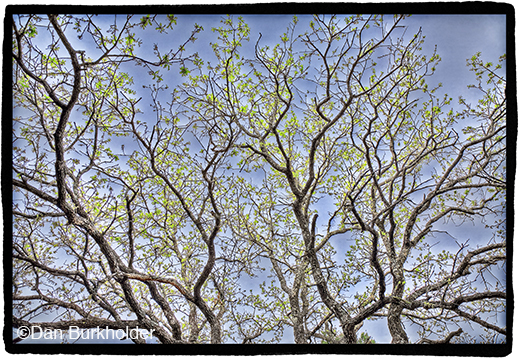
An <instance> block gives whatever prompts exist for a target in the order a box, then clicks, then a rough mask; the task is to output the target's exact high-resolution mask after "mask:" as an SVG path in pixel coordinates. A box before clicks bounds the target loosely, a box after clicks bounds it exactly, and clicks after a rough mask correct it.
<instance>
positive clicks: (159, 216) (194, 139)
mask: <svg viewBox="0 0 519 360" xmlns="http://www.w3.org/2000/svg"><path fill="white" fill-rule="evenodd" d="M12 21H13V26H12V40H13V53H12V59H13V99H14V100H13V101H14V112H15V117H14V124H13V180H12V182H13V190H14V204H13V215H14V216H13V233H14V236H13V325H14V327H15V328H19V327H21V326H34V328H35V329H61V330H67V329H70V327H71V326H78V327H80V328H82V329H92V328H97V327H101V328H107V329H125V328H126V327H129V328H134V329H135V328H140V329H145V330H147V331H149V332H150V333H152V335H153V336H154V339H155V340H156V341H158V342H160V343H184V342H187V343H200V342H211V343H222V342H225V343H227V342H242V343H252V342H277V341H279V340H280V339H281V338H282V336H283V333H284V332H285V331H286V330H289V329H290V331H291V332H292V334H293V339H294V341H295V342H296V343H316V342H317V343H320V342H322V343H371V342H373V341H376V339H373V338H372V337H371V336H370V335H369V330H368V332H366V331H363V332H361V329H363V327H364V326H366V325H367V324H368V323H370V322H373V321H381V320H382V321H385V323H386V324H387V329H388V331H389V333H390V335H391V338H392V342H393V343H409V342H415V343H439V342H449V341H452V340H455V339H457V340H458V341H460V342H463V341H465V342H466V341H473V340H474V336H475V335H474V332H471V331H470V330H469V328H467V327H466V324H469V325H474V326H477V330H475V332H476V335H481V336H487V337H486V338H485V339H486V340H485V341H489V342H492V341H495V340H494V339H496V336H497V335H499V334H502V335H506V327H505V326H503V324H502V322H501V321H499V320H498V319H497V317H498V315H499V314H500V313H501V312H503V311H504V309H505V308H506V301H505V300H506V286H505V284H504V278H505V272H504V269H505V263H506V241H505V236H506V233H505V216H504V214H505V210H506V208H505V200H506V198H505V194H506V95H505V84H506V80H505V78H504V76H503V75H502V69H501V65H500V64H497V65H494V64H492V63H485V62H483V60H482V59H481V56H480V54H476V55H474V57H472V58H471V59H469V60H468V63H467V65H468V67H469V69H470V70H472V71H474V72H475V75H476V85H473V86H472V87H473V88H474V91H476V90H478V91H479V92H480V94H481V96H480V99H479V101H478V103H477V105H475V106H474V105H471V103H470V101H468V100H465V99H462V98H460V99H459V102H458V104H452V103H451V101H452V98H450V97H449V96H448V95H445V96H438V95H437V92H438V90H439V89H440V87H441V84H440V85H437V86H433V85H431V84H430V83H429V82H428V78H429V77H430V76H431V75H432V74H433V73H434V71H435V67H436V66H437V65H438V64H439V62H440V61H441V59H440V56H439V55H438V54H436V52H434V53H433V54H429V55H424V54H423V51H422V45H423V43H424V41H425V40H424V38H425V36H424V35H423V34H422V32H421V30H420V29H419V30H418V31H417V32H416V33H415V34H414V35H412V36H409V35H408V34H407V33H406V32H405V31H403V29H404V25H405V21H406V16H404V15H395V16H387V15H384V16H381V15H380V16H379V15H356V16H348V17H341V16H328V15H327V16H314V17H313V18H312V19H311V21H310V22H309V23H308V24H300V21H299V19H298V18H297V17H294V18H293V21H292V22H291V23H290V24H289V25H288V27H287V31H286V32H285V33H283V34H281V35H280V41H279V42H278V43H277V44H275V46H272V44H270V43H267V44H265V43H264V41H263V40H262V39H263V36H262V35H261V34H259V36H257V37H256V38H253V39H251V33H250V28H249V26H248V25H247V23H246V19H244V18H242V17H234V16H227V17H224V18H222V20H221V26H220V27H218V28H214V29H213V33H214V39H213V42H212V43H211V44H210V45H211V46H210V48H211V49H212V54H204V57H201V56H200V55H199V54H198V53H196V52H195V51H194V50H195V49H196V48H195V45H192V44H191V42H195V44H197V42H196V41H195V40H196V38H195V36H196V35H197V34H198V33H202V32H203V30H204V29H203V28H202V27H201V26H199V25H195V26H194V28H193V31H192V32H191V33H185V39H181V38H179V37H178V36H175V37H173V38H174V39H175V41H179V42H178V43H177V44H176V45H171V43H168V44H167V45H168V46H169V47H170V49H169V50H168V52H167V53H166V54H165V55H163V53H161V48H162V45H164V44H160V46H159V45H153V56H154V58H153V56H151V57H152V58H153V59H151V58H150V56H149V52H146V50H144V49H140V48H139V46H143V48H144V47H145V46H146V44H145V43H144V42H143V40H142V39H143V37H147V38H148V37H150V36H151V35H150V34H149V33H150V32H152V31H155V32H157V38H159V35H160V34H161V33H166V32H167V31H171V30H172V29H174V31H176V28H175V24H176V22H177V18H176V17H174V16H172V15H168V16H162V15H155V16H151V15H148V16H129V15H128V16H115V17H110V19H108V17H106V16H99V17H96V16H91V15H84V16H56V15H48V16H47V17H40V16H35V15H30V16H25V15H17V16H15V17H13V20H12ZM157 41H159V40H157ZM190 49H191V50H190ZM499 60H500V62H501V61H504V60H505V56H503V57H501V58H500V59H499ZM137 79H138V81H139V82H141V83H142V84H144V85H142V86H135V85H134V81H135V80H137ZM171 79H173V80H174V81H173V80H171ZM148 82H151V84H150V85H147V83H148ZM146 101H148V102H149V106H150V109H151V110H142V109H140V108H139V106H140V104H141V103H144V102H146ZM452 225H456V226H458V227H460V228H464V229H465V228H470V229H472V228H476V229H477V231H478V234H480V238H472V236H471V237H470V238H469V239H458V238H456V237H455V236H456V235H455V234H451V233H453V232H454V231H452ZM485 229H486V230H485ZM472 231H473V230H472ZM50 313H53V314H54V315H53V316H52V320H49V317H48V314H50ZM56 314H58V316H56ZM364 329H366V328H364ZM406 329H413V330H412V332H413V333H412V334H411V333H410V332H409V330H408V331H406ZM415 334H416V335H415ZM500 339H503V337H501V338H500ZM18 340H19V339H17V340H15V341H18ZM131 340H133V341H134V342H136V343H142V342H145V339H143V337H135V338H133V337H132V338H131Z"/></svg>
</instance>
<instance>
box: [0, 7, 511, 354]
mask: <svg viewBox="0 0 519 360" xmlns="http://www.w3.org/2000/svg"><path fill="white" fill-rule="evenodd" d="M294 10H296V11H294ZM373 10H376V12H377V13H411V14H453V15H456V14H505V15H506V36H507V43H506V46H507V89H506V94H507V99H508V100H507V102H508V103H507V108H508V111H507V112H508V113H507V125H508V128H507V144H508V147H509V149H510V150H509V151H508V155H509V156H508V157H507V174H509V175H510V176H507V185H508V186H507V198H508V203H507V238H508V239H509V240H510V239H513V235H514V232H513V230H514V229H513V225H514V224H513V219H514V208H513V203H514V180H515V178H514V176H515V170H516V159H515V154H516V142H517V95H516V94H517V92H516V58H515V32H514V31H515V9H514V7H513V6H512V5H511V4H508V3H503V2H499V3H498V2H426V3H347V2H343V3H329V2H316V3H293V2H271V3H249V4H221V5H103V6H99V5H40V4H35V5H7V6H6V8H5V18H4V41H3V69H2V70H3V74H4V76H3V83H2V86H3V99H2V124H1V126H2V148H1V154H0V157H1V164H2V170H1V176H2V179H1V185H2V207H3V231H4V244H3V250H4V258H3V268H4V319H5V322H4V329H3V340H4V345H5V350H6V351H7V352H8V353H10V354H92V355H94V354H96V355H97V354H118V355H146V354H156V355H159V354H167V355H221V356H223V355H282V354H291V355H297V354H341V355H347V354H372V355H379V354H380V355H382V354H384V355H396V354H399V355H436V356H477V357H503V356H507V355H509V354H511V352H512V341H513V339H512V326H513V312H514V295H513V287H512V285H513V284H512V261H511V259H512V257H513V241H508V244H507V254H508V259H509V260H508V261H507V265H506V266H507V314H506V318H507V335H506V339H507V343H506V344H476V345H474V344H470V345H456V344H442V345H415V344H409V345H391V344H375V345H318V344H315V345H313V344H312V345H300V344H297V345H296V344H277V345H234V344H221V345H146V346H132V344H74V345H67V344H64V345H61V344H27V345H23V344H13V343H12V306H11V301H12V300H11V293H12V286H11V285H12V284H11V283H12V266H11V257H10V256H8V254H11V251H12V248H11V240H12V180H11V176H12V172H11V161H12V137H11V136H12V120H11V119H12V97H11V91H10V89H11V76H9V74H11V73H12V60H11V58H10V53H11V38H10V36H11V19H12V17H11V16H12V14H16V13H49V12H50V13H52V12H54V13H70V14H80V13H96V14H104V13H127V12H135V13H150V12H152V13H172V12H173V13H177V14H209V13H211V14H215V13H220V14H237V13H240V14H279V13H284V14H294V13H297V14H305V13H316V12H317V13H329V12H337V13H370V12H373ZM6 54H8V55H6Z"/></svg>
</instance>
